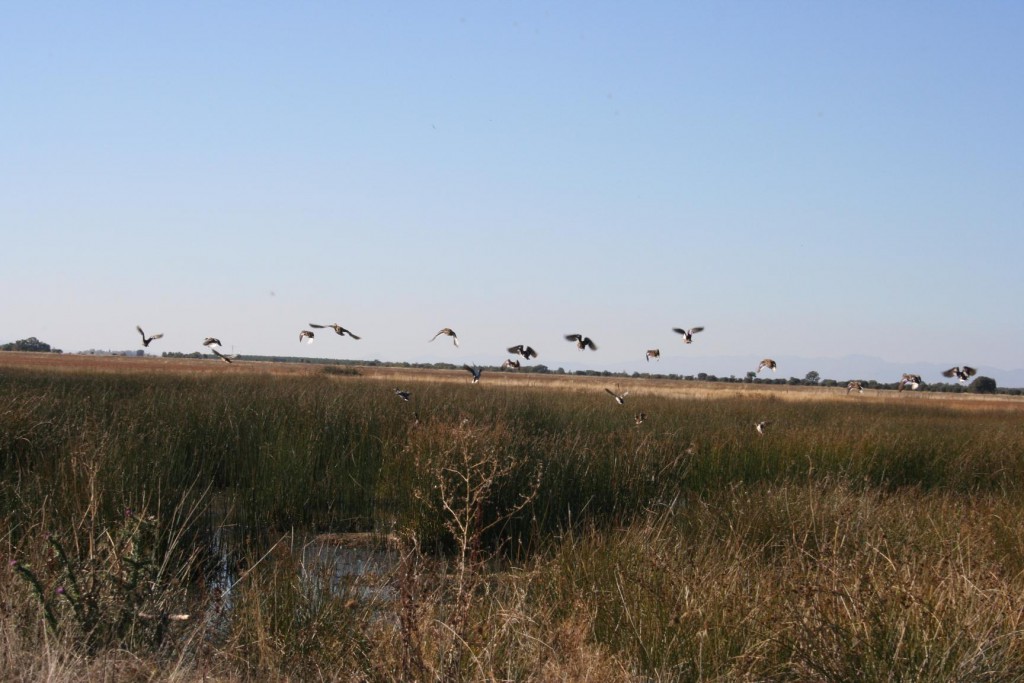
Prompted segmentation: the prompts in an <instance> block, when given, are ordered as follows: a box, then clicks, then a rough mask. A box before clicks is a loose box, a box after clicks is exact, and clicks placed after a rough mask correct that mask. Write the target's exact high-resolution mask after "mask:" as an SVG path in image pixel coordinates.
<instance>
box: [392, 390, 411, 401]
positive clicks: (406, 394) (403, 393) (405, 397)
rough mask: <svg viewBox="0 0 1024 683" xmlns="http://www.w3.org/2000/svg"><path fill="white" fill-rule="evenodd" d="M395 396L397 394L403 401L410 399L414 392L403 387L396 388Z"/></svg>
mask: <svg viewBox="0 0 1024 683" xmlns="http://www.w3.org/2000/svg"><path fill="white" fill-rule="evenodd" d="M395 396H397V397H398V398H400V399H402V400H403V401H408V400H409V397H410V396H412V394H411V393H410V392H408V391H404V390H402V389H398V388H396V389H395Z"/></svg>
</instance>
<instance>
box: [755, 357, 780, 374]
mask: <svg viewBox="0 0 1024 683" xmlns="http://www.w3.org/2000/svg"><path fill="white" fill-rule="evenodd" d="M778 366H779V365H778V363H776V362H775V361H774V360H772V359H771V358H765V359H764V360H762V361H761V362H760V363H758V365H757V374H760V373H761V371H762V370H764V369H765V368H768V369H769V370H771V371H772V372H775V368H777V367H778Z"/></svg>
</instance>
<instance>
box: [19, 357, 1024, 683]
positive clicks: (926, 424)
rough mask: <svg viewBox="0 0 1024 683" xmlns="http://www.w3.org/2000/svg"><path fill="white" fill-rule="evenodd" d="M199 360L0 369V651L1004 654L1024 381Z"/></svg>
mask: <svg viewBox="0 0 1024 683" xmlns="http://www.w3.org/2000/svg"><path fill="white" fill-rule="evenodd" d="M222 365H223V364H218V365H215V366H210V365H202V364H201V363H192V364H183V365H181V366H175V365H173V364H171V365H167V366H164V365H160V366H155V365H148V366H147V365H133V366H128V365H124V366H123V367H131V368H132V369H131V371H116V372H115V371H110V370H104V371H102V372H99V371H93V370H91V369H78V370H72V369H69V368H66V367H63V366H62V367H61V368H60V369H59V370H57V371H54V370H52V369H49V370H42V369H34V368H21V367H5V368H3V372H2V374H0V544H2V547H3V549H4V550H3V554H4V556H5V557H6V558H8V562H9V563H10V562H13V564H10V565H9V567H8V569H9V570H8V571H7V572H6V573H5V575H4V577H3V578H2V579H0V601H2V603H3V607H4V609H3V610H2V612H0V637H2V638H3V643H2V644H0V645H2V647H0V651H2V652H3V655H0V664H2V666H0V676H2V677H4V678H19V677H21V678H25V677H29V678H31V677H40V676H42V675H43V673H42V672H44V671H49V672H51V673H50V674H46V675H49V676H52V677H53V678H55V679H58V680H59V679H67V680H72V679H76V678H77V677H78V676H77V673H75V672H80V671H96V670H99V671H107V670H108V669H105V668H104V667H107V666H108V665H109V666H110V667H113V666H115V664H113V662H121V663H122V664H123V662H124V659H125V657H126V654H125V653H130V658H132V660H133V662H134V664H132V665H130V666H128V665H124V666H123V667H122V669H121V670H122V671H124V672H127V674H126V675H125V676H123V677H125V678H131V677H141V678H153V677H157V678H165V679H174V678H176V677H181V678H185V679H187V678H194V677H195V676H199V675H210V676H214V677H218V678H221V679H236V678H237V679H262V678H284V679H292V680H310V679H332V680H333V679H344V680H349V679H357V680H395V679H404V680H432V679H435V678H438V677H441V678H446V679H452V680H488V679H515V680H531V679H532V680H552V679H565V680H637V679H645V680H652V679H653V680H745V679H746V680H835V681H839V680H844V681H845V680H893V679H901V680H934V681H940V680H956V679H959V680H978V679H983V680H1014V679H1019V678H1024V654H1022V653H1024V643H1022V642H1021V635H1020V631H1021V629H1020V626H1021V623H1020V621H1021V615H1022V614H1024V611H1022V610H1024V601H1022V599H1021V598H1020V597H1019V596H1020V595H1024V592H1022V591H1021V589H1022V588H1024V586H1022V585H1021V583H1022V580H1021V577H1022V570H1024V503H1022V502H1021V500H1022V497H1021V493H1022V491H1021V487H1022V482H1024V420H1022V416H1024V404H1022V403H1020V402H1013V401H1001V402H981V401H971V400H967V399H961V398H955V397H949V398H947V399H945V400H941V401H940V400H928V401H922V400H915V399H917V398H918V397H915V396H911V397H909V398H910V399H911V400H903V399H904V398H906V397H905V396H900V397H898V398H896V397H894V396H879V397H874V398H871V397H869V398H866V399H864V400H860V399H849V400H848V399H847V397H845V396H841V395H838V394H836V395H833V394H832V393H828V392H821V393H820V395H819V394H815V393H813V392H779V393H773V392H769V391H763V390H758V391H734V392H731V393H730V392H704V393H701V392H700V391H692V390H689V389H685V384H683V383H678V384H679V385H680V386H683V387H684V388H683V389H679V390H676V391H675V392H673V391H672V390H671V387H670V386H668V385H663V384H654V383H645V382H643V381H636V382H633V383H632V384H630V386H629V387H628V388H630V389H631V394H630V397H629V400H628V402H627V404H626V405H625V406H619V405H617V404H616V403H614V402H613V401H611V400H609V398H608V396H607V395H606V394H605V393H604V392H603V390H602V385H601V384H599V383H596V382H585V381H580V382H574V381H573V382H570V381H568V380H560V381H562V382H566V386H565V387H563V388H561V389H559V388H557V387H555V386H554V385H552V384H550V383H547V384H545V383H543V382H537V381H535V380H532V379H530V380H522V381H520V380H519V379H517V378H512V377H508V378H506V377H503V378H502V379H501V381H495V382H493V383H490V384H489V383H488V382H487V381H486V378H485V381H483V382H481V383H480V384H479V385H471V384H469V383H468V382H467V381H466V379H465V377H464V376H463V374H460V373H438V374H436V375H431V374H430V373H424V372H415V373H408V374H407V375H400V374H395V373H394V372H391V373H390V374H383V375H379V376H378V374H376V373H374V372H369V371H368V372H366V373H362V372H360V374H358V375H350V374H347V373H346V374H339V373H333V372H313V371H307V372H298V371H289V372H287V373H276V372H272V371H268V370H265V369H264V368H263V367H256V369H252V370H247V369H245V366H242V368H241V370H240V371H236V370H239V369H237V368H234V367H233V366H232V367H229V368H222V367H221V366H222ZM118 367H119V368H120V367H122V366H118ZM211 367H213V368H217V370H216V371H214V370H211V369H210V368H211ZM268 367H269V366H268ZM139 368H157V369H145V370H140V369H139ZM175 368H179V369H175ZM196 368H198V369H196ZM581 379H590V378H581ZM399 383H400V384H402V385H403V386H406V387H407V388H409V389H411V390H412V392H413V394H412V400H411V401H410V402H408V403H405V402H403V401H400V400H398V399H397V398H396V397H395V395H394V394H393V392H392V389H393V387H394V386H395V385H396V384H399ZM705 394H706V395H705ZM638 410H643V411H644V412H645V413H646V414H647V415H648V419H647V420H646V421H645V422H644V423H643V424H642V425H639V426H638V425H636V424H635V423H634V421H633V417H632V416H633V414H634V412H635V411H638ZM760 420H769V421H770V422H771V424H770V425H769V429H768V431H767V433H766V434H765V435H763V436H762V435H759V434H758V433H757V432H756V431H755V430H754V424H755V423H756V422H757V421H760ZM226 529H230V530H233V531H232V533H230V534H226V533H225V530H226ZM321 532H329V533H330V534H339V533H340V534H344V533H352V532H361V533H364V536H361V537H366V538H372V539H377V540H376V541H375V542H378V543H382V542H385V539H396V538H397V539H402V540H401V548H402V550H401V552H400V560H399V561H397V562H396V563H395V564H394V566H392V567H390V568H389V569H387V570H386V571H383V572H381V573H378V572H374V573H373V575H366V576H358V577H351V576H346V577H341V576H340V575H338V574H337V572H336V571H335V570H332V569H331V564H330V562H327V563H310V561H309V553H308V546H307V545H306V544H305V541H298V540H296V539H300V538H310V537H313V536H315V535H316V534H319V533H321ZM366 532H368V533H366ZM225 539H234V540H231V541H230V542H229V541H228V540H225ZM389 542H390V541H389ZM229 546H230V547H229ZM58 547H59V549H58ZM58 588H62V590H61V591H60V592H57V589H58ZM186 613H187V614H190V615H192V618H190V619H189V620H188V621H183V622H176V621H175V622H172V621H171V620H170V616H171V615H177V614H186ZM33 653H35V655H33ZM112 677H114V678H118V677H121V676H118V675H113V676H112Z"/></svg>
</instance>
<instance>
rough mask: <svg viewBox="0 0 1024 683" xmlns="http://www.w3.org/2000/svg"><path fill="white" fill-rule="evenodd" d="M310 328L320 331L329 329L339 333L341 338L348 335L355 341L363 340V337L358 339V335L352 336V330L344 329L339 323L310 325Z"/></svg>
mask: <svg viewBox="0 0 1024 683" xmlns="http://www.w3.org/2000/svg"><path fill="white" fill-rule="evenodd" d="M309 326H310V327H312V328H314V329H318V330H320V329H324V328H326V327H329V328H331V329H332V330H334V331H335V332H337V333H338V336H339V337H344V336H345V335H346V334H347V335H348V336H350V337H352V338H353V339H362V337H357V336H356V335H354V334H352V330H346V329H345V328H344V327H342V326H341V325H339V324H338V323H331V324H330V325H317V324H316V323H310V324H309Z"/></svg>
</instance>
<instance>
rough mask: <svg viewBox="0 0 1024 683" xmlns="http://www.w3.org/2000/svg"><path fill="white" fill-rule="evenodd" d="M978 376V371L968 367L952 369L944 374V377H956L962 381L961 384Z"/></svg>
mask: <svg viewBox="0 0 1024 683" xmlns="http://www.w3.org/2000/svg"><path fill="white" fill-rule="evenodd" d="M976 374H978V371H977V370H975V369H974V368H972V367H970V366H968V365H965V366H963V367H960V366H957V367H955V368H950V369H949V370H946V371H945V372H943V373H942V375H943V377H956V378H957V379H958V380H960V384H963V383H964V382H966V381H967V378H968V377H974V375H976Z"/></svg>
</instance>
